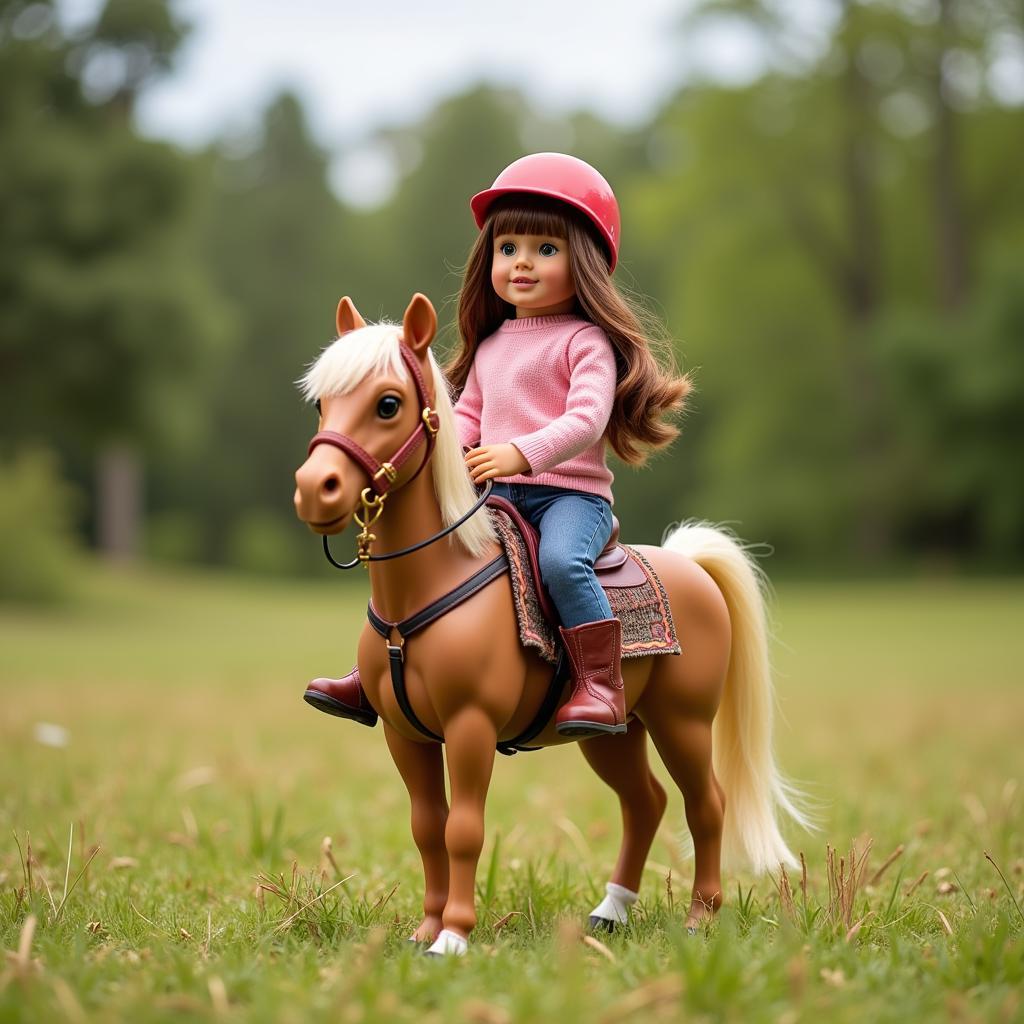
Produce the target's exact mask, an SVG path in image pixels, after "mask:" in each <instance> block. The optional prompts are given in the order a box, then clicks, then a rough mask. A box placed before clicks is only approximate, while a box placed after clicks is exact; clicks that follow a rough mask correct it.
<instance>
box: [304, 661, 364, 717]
mask: <svg viewBox="0 0 1024 1024" xmlns="http://www.w3.org/2000/svg"><path fill="white" fill-rule="evenodd" d="M302 699H303V700H304V701H305V702H306V703H307V704H312V705H313V707H315V708H316V709H317V711H324V712H326V713H327V714H328V715H336V716H337V717H338V718H351V719H352V720H353V721H356V722H359V723H360V724H361V725H368V726H370V728H371V729H372V728H373V726H375V725H376V724H377V712H376V711H374V710H373V708H372V707H371V706H370V702H369V701H368V700H367V699H366V694H365V693H363V684H362V682H361V681H360V679H359V669H358V668H354V669H352V671H351V672H350V673H349V674H348V675H347V676H343V677H342V678H341V679H314V680H313V682H311V683H310V684H309V686H307V687H306V692H305V693H304V694H303V697H302Z"/></svg>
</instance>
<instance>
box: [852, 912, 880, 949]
mask: <svg viewBox="0 0 1024 1024" xmlns="http://www.w3.org/2000/svg"><path fill="white" fill-rule="evenodd" d="M874 913H875V912H874V911H873V910H869V911H868V912H867V913H866V914H865V915H864V916H863V917H862V918H861V919H860V920H859V921H858V922H857V923H856V924H854V925H853V926H852V927H851V928H850V930H849V931H848V932H847V933H846V941H847V942H853V940H854V939H855V938H856V937H857V933H858V932H859V931H860V929H861V925H863V924H864V922H865V921H866V920H867V919H868V918H869V917H872V916H873V915H874Z"/></svg>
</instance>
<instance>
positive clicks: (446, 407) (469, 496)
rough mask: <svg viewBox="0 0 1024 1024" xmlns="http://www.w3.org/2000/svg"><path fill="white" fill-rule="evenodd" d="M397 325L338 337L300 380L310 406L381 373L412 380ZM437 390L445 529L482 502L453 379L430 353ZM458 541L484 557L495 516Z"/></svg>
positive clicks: (437, 463) (474, 522)
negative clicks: (469, 466)
mask: <svg viewBox="0 0 1024 1024" xmlns="http://www.w3.org/2000/svg"><path fill="white" fill-rule="evenodd" d="M400 332H401V326H400V325H398V324H390V323H379V324H372V325H371V326H369V327H361V328H360V329H359V330H356V331H350V332H349V333H348V334H345V335H343V336H342V337H341V338H338V339H337V341H335V342H333V343H332V344H330V345H329V346H328V347H327V348H326V349H324V351H323V352H322V353H321V354H320V356H319V358H317V360H316V361H315V362H314V363H313V365H312V366H310V368H309V369H308V370H307V371H306V372H305V373H304V374H303V375H302V377H301V378H300V379H299V381H298V385H299V390H300V391H301V392H302V395H303V397H304V398H305V399H306V400H307V401H309V402H315V401H316V400H317V399H318V398H329V397H333V396H334V395H346V394H348V393H349V392H351V391H353V390H355V388H357V387H358V386H359V385H360V384H362V383H363V382H364V381H365V380H366V379H367V377H370V376H377V375H379V374H382V373H390V374H394V375H395V376H397V377H398V378H399V379H401V380H408V379H409V371H408V370H407V369H406V366H405V363H404V362H403V360H402V355H401V351H400V349H399V345H398V342H399V334H400ZM428 355H429V359H430V371H431V377H432V383H433V389H434V406H435V409H436V411H437V415H438V419H439V420H440V429H439V430H438V432H437V445H436V447H435V449H434V456H433V458H432V460H431V468H432V469H433V474H434V493H435V494H436V495H437V503H438V505H439V507H440V509H441V519H442V522H443V523H444V525H445V526H451V524H452V523H454V522H455V521H456V520H458V519H459V517H460V516H462V515H464V514H465V513H466V512H468V511H469V509H470V507H471V506H472V505H473V502H475V501H476V499H477V493H476V488H475V487H474V486H473V481H472V480H471V479H470V477H469V473H468V471H467V470H466V465H465V463H464V462H463V459H462V448H461V446H460V445H459V439H458V435H457V433H456V431H455V414H454V412H453V410H452V400H451V393H450V390H449V386H448V381H447V380H446V379H445V376H444V374H443V373H442V371H441V368H440V366H438V364H437V361H436V360H435V359H434V354H433V353H432V352H430V353H428ZM456 539H457V540H458V541H459V542H460V543H461V544H462V545H463V546H464V547H465V548H466V550H467V551H468V552H469V553H470V554H471V555H473V556H474V557H477V556H480V555H483V554H485V553H486V551H487V547H488V545H490V544H493V543H495V542H496V540H497V538H496V536H495V533H494V529H493V527H492V526H491V521H490V517H489V516H487V515H486V514H485V513H483V512H481V513H480V514H478V515H475V516H473V517H472V518H471V519H470V520H469V521H468V522H466V523H464V524H463V525H462V526H460V527H459V528H458V530H456V531H455V533H454V534H453V535H452V538H451V540H452V541H454V540H456Z"/></svg>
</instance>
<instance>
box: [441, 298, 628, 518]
mask: <svg viewBox="0 0 1024 1024" xmlns="http://www.w3.org/2000/svg"><path fill="white" fill-rule="evenodd" d="M614 399H615V356H614V354H613V352H612V346H611V342H609V341H608V336H607V335H606V334H605V333H604V331H602V330H601V328H600V327H596V326H595V325H594V324H592V323H590V322H589V321H588V320H582V319H580V318H579V317H577V316H573V315H571V314H562V315H556V316H532V317H524V318H523V319H521V320H506V321H505V322H504V323H503V324H502V325H501V327H499V328H498V330H496V331H495V332H494V334H492V335H491V336H490V337H488V338H485V339H484V340H483V341H482V342H480V345H479V346H478V347H477V350H476V356H475V357H474V358H473V365H472V367H471V368H470V371H469V377H468V379H467V380H466V387H465V389H464V390H463V392H462V395H461V397H460V398H459V400H458V402H457V403H456V406H455V421H456V425H457V428H458V433H459V441H460V443H461V444H463V445H469V446H471V447H476V446H477V445H481V444H505V443H509V442H511V443H512V444H514V445H515V446H516V447H517V448H518V449H519V450H520V451H521V452H522V453H523V456H524V457H525V459H526V461H527V462H528V463H529V464H530V469H529V471H528V472H527V473H524V474H522V475H517V476H510V477H503V479H504V480H507V481H508V482H510V483H525V484H547V485H548V486H551V487H567V488H570V489H572V490H577V491H587V492H589V493H591V494H599V495H600V496H601V497H602V498H606V499H607V500H608V501H611V500H612V479H613V477H612V472H611V470H610V469H609V468H608V466H607V464H606V463H605V442H604V432H605V428H606V427H607V426H608V419H609V417H610V416H611V412H612V403H613V401H614Z"/></svg>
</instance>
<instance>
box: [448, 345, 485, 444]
mask: <svg viewBox="0 0 1024 1024" xmlns="http://www.w3.org/2000/svg"><path fill="white" fill-rule="evenodd" d="M483 408H484V398H483V394H482V393H481V391H480V382H479V380H477V376H476V364H475V363H474V364H473V365H472V366H470V368H469V376H468V377H467V378H466V386H465V387H464V388H463V389H462V394H461V395H459V400H458V401H457V402H456V403H455V430H456V433H457V434H458V437H459V444H461V445H462V447H463V448H475V447H476V446H477V445H478V444H479V443H480V414H481V413H482V412H483Z"/></svg>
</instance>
